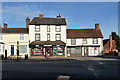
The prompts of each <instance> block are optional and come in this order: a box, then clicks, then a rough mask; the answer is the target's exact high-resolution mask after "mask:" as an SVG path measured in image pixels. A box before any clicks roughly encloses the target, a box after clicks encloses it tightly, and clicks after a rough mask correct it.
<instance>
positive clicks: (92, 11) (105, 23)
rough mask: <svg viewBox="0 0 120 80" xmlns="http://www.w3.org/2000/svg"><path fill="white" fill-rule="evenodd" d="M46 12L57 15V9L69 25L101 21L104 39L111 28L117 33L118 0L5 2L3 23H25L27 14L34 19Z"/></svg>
mask: <svg viewBox="0 0 120 80" xmlns="http://www.w3.org/2000/svg"><path fill="white" fill-rule="evenodd" d="M40 12H43V15H44V17H56V16H57V14H58V13H60V14H61V17H65V18H66V21H67V28H69V29H70V28H73V29H83V28H94V27H95V26H94V24H95V23H99V24H100V29H101V31H102V33H103V36H104V39H106V38H108V37H109V35H110V33H111V31H115V32H117V33H118V3H117V2H69V3H63V2H58V3H56V2H53V3H52V2H50V3H49V2H48V3H47V2H45V3H43V2H3V3H2V23H4V22H6V21H8V22H7V23H8V27H9V28H10V27H25V24H26V22H25V19H26V17H27V16H29V17H30V19H31V20H32V19H33V17H38V16H39V13H40Z"/></svg>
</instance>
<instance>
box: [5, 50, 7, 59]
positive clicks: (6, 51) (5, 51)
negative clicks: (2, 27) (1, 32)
mask: <svg viewBox="0 0 120 80" xmlns="http://www.w3.org/2000/svg"><path fill="white" fill-rule="evenodd" d="M5 59H7V50H5Z"/></svg>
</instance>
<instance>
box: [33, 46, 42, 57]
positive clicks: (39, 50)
mask: <svg viewBox="0 0 120 80" xmlns="http://www.w3.org/2000/svg"><path fill="white" fill-rule="evenodd" d="M32 55H34V56H37V55H38V56H43V55H44V54H43V48H42V47H41V48H33V49H32Z"/></svg>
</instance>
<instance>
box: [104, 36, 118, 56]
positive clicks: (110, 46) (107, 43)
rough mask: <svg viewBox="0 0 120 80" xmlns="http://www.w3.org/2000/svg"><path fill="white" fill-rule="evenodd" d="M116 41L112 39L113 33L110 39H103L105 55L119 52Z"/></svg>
mask: <svg viewBox="0 0 120 80" xmlns="http://www.w3.org/2000/svg"><path fill="white" fill-rule="evenodd" d="M115 43H116V42H115V40H113V39H112V35H110V36H109V39H105V40H103V46H104V50H103V51H104V54H105V55H114V54H115V53H118V52H117V50H116V45H115Z"/></svg>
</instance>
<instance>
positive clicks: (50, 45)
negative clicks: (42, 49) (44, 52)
mask: <svg viewBox="0 0 120 80" xmlns="http://www.w3.org/2000/svg"><path fill="white" fill-rule="evenodd" d="M44 46H52V45H44Z"/></svg>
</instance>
